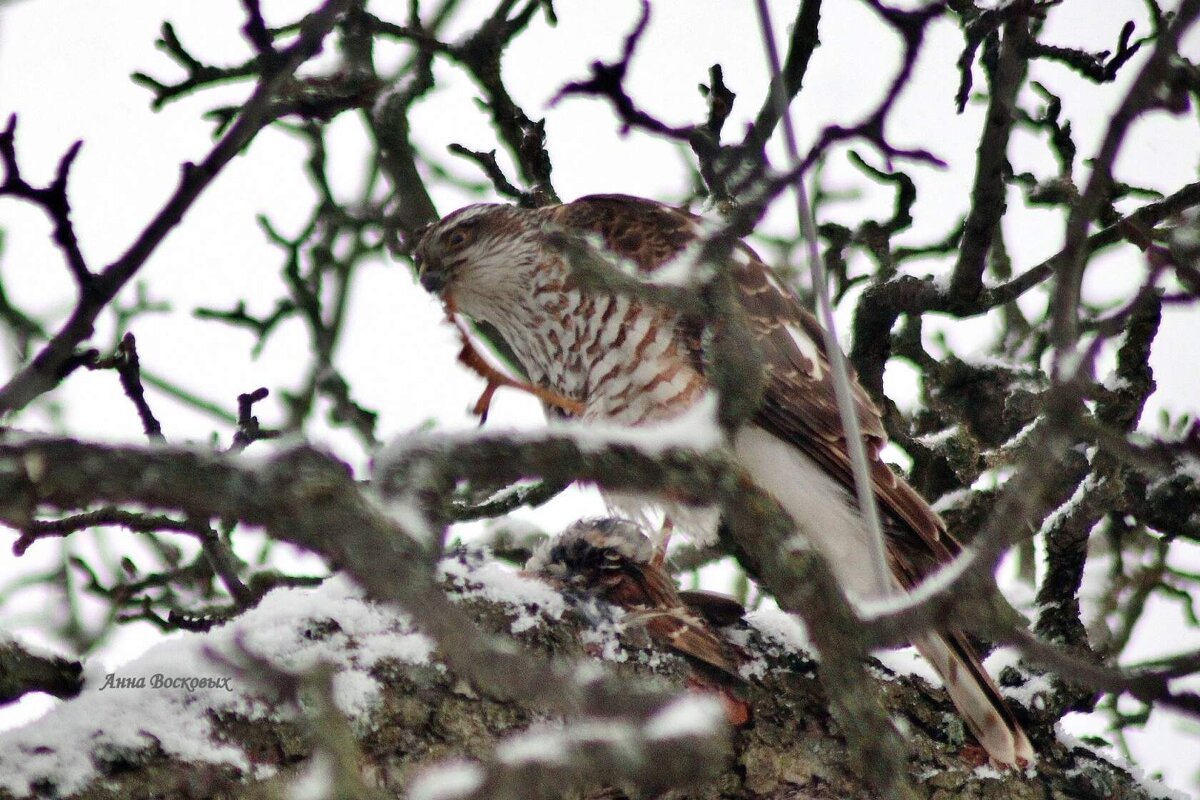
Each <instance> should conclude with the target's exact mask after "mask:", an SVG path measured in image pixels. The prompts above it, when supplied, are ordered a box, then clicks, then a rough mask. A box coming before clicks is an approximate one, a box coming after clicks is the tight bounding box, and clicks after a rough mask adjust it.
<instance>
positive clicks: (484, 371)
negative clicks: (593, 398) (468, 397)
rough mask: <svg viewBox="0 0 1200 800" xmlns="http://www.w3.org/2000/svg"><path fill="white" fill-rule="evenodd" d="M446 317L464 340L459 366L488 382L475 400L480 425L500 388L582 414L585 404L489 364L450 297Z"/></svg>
mask: <svg viewBox="0 0 1200 800" xmlns="http://www.w3.org/2000/svg"><path fill="white" fill-rule="evenodd" d="M446 318H447V319H449V320H450V321H451V322H452V323H453V324H454V327H455V329H456V330H457V331H458V337H459V339H460V340H461V341H462V350H460V351H459V353H458V361H459V363H461V364H462V365H463V366H465V367H467V368H468V369H470V370H471V371H472V372H474V373H475V374H476V375H478V376H479V377H481V378H483V379H484V380H485V381H487V386H485V387H484V389H483V393H482V394H480V395H479V399H478V400H476V401H475V406H474V407H473V408H472V409H471V413H473V414H474V415H475V416H477V417H479V424H480V425H482V424H483V423H485V422H487V415H488V409H489V408H490V407H491V405H492V396H493V395H494V394H495V393H496V390H497V389H499V388H500V387H501V386H511V387H512V388H514V389H520V390H521V391H523V392H528V393H529V394H532V395H533V396H534V397H536V398H538V399H539V400H541V401H542V402H543V403H546V404H548V405H551V406H554V407H555V408H560V409H562V410H563V411H566V412H567V413H568V414H571V415H578V414H581V413H583V404H582V403H580V402H579V401H577V400H572V399H570V398H569V397H563V396H562V395H560V394H557V393H556V392H551V391H548V390H546V389H543V388H542V387H540V386H534V385H533V384H531V383H526V382H525V381H519V380H517V379H515V378H510V377H509V376H507V375H505V374H504V373H503V372H501V371H500V370H498V369H496V368H495V367H493V366H492V365H491V364H489V363H488V361H487V359H485V358H484V357H483V354H482V353H480V352H479V351H478V350H477V349H475V344H474V342H472V341H471V335H470V333H468V332H467V329H466V326H464V325H463V324H462V322H461V321H460V320H459V318H458V315H457V314H456V313H455V308H454V302H453V300H451V299H449V298H447V300H446Z"/></svg>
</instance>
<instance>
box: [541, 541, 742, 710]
mask: <svg viewBox="0 0 1200 800" xmlns="http://www.w3.org/2000/svg"><path fill="white" fill-rule="evenodd" d="M525 571H526V572H527V573H531V574H533V575H537V576H539V577H543V578H546V579H548V580H550V581H552V582H554V583H555V584H557V585H559V586H560V587H562V588H570V589H573V590H575V591H579V592H584V593H587V594H591V595H595V596H597V597H599V598H600V599H602V600H604V601H606V602H608V603H611V604H613V605H615V606H617V607H619V608H621V609H622V610H624V611H625V617H624V619H623V622H624V624H625V625H626V626H635V627H640V628H643V629H644V630H645V631H646V633H648V634H649V636H650V639H651V640H652V641H653V642H654V643H655V644H657V645H658V646H659V647H662V648H665V649H667V650H669V651H671V652H674V653H676V654H677V655H681V656H683V657H684V658H685V659H687V661H688V663H689V664H690V665H691V667H692V670H693V671H692V673H691V675H690V676H689V679H688V682H689V684H690V685H692V686H694V687H695V688H697V689H700V690H703V691H715V692H716V693H717V694H718V696H720V697H721V699H722V701H723V702H724V704H725V708H726V713H727V715H728V717H729V721H730V723H731V724H733V725H743V724H745V723H746V722H747V721H748V720H749V718H750V712H749V706H748V705H747V704H746V702H745V701H744V700H742V699H741V698H739V697H738V696H737V694H736V687H738V686H740V685H741V684H744V683H745V681H744V679H743V678H742V677H741V676H740V675H739V673H738V666H739V651H738V650H737V649H736V648H735V647H734V646H732V645H731V644H730V643H729V642H727V641H726V640H725V639H724V638H722V637H721V635H720V634H719V633H718V632H717V630H716V627H717V626H720V625H729V624H732V623H734V622H736V621H738V620H740V619H741V618H742V616H743V615H744V613H745V609H744V608H742V605H741V604H740V603H738V602H737V601H736V600H734V599H733V598H730V597H725V596H724V595H718V594H714V593H711V592H683V593H680V592H678V591H677V590H676V588H675V582H674V581H673V580H672V579H671V576H670V575H668V574H667V571H666V570H665V569H664V568H663V566H662V565H661V564H660V563H659V562H658V560H657V559H656V558H655V548H654V545H653V544H652V543H651V541H650V539H649V537H647V536H646V534H645V533H643V532H642V529H641V527H640V526H638V524H637V523H635V522H632V521H630V520H624V519H617V518H612V517H608V518H602V519H588V520H580V521H579V522H576V523H574V524H573V525H571V526H570V527H568V528H567V529H566V530H564V531H563V532H562V533H560V534H559V535H558V536H555V537H554V538H552V539H550V540H548V541H546V542H544V543H543V544H542V545H541V546H540V547H539V548H538V549H537V551H535V552H534V554H533V556H532V557H531V558H530V559H529V562H528V563H527V564H526V565H525Z"/></svg>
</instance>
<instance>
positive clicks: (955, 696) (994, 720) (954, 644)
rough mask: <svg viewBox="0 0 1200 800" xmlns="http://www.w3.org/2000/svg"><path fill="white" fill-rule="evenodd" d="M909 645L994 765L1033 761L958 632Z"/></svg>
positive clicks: (927, 637) (997, 693)
mask: <svg viewBox="0 0 1200 800" xmlns="http://www.w3.org/2000/svg"><path fill="white" fill-rule="evenodd" d="M913 646H914V647H916V648H917V652H919V653H920V654H921V655H922V656H923V657H924V658H925V660H926V661H928V662H929V663H930V664H932V665H933V668H934V669H935V670H937V673H938V675H940V676H941V678H942V682H943V683H944V684H945V685H946V691H947V692H949V694H950V699H951V700H953V701H954V705H955V707H956V708H957V709H958V712H959V713H960V714H961V715H962V717H963V719H964V720H966V723H967V727H969V728H970V729H971V733H973V734H975V738H976V739H978V740H979V743H980V744H981V745H983V749H984V750H986V751H987V754H988V757H989V758H990V759H991V760H992V761H993V762H994V763H996V764H998V765H1002V766H1008V767H1011V766H1022V765H1023V764H1031V763H1033V762H1034V761H1035V757H1034V754H1033V747H1032V746H1031V745H1030V744H1029V739H1028V738H1027V737H1026V736H1025V731H1024V730H1022V729H1021V724H1020V723H1019V722H1017V719H1016V717H1014V716H1013V713H1012V710H1011V709H1009V707H1008V704H1007V703H1006V702H1005V700H1004V698H1003V697H1002V696H1001V695H1000V690H999V689H998V688H997V687H996V684H995V683H994V682H993V681H992V679H991V676H989V675H988V674H987V672H986V671H985V670H984V668H983V665H982V664H981V663H980V662H979V656H977V655H976V654H975V650H974V648H972V647H971V645H970V643H968V642H967V640H966V638H965V637H964V636H963V635H962V634H961V633H957V632H956V633H951V634H945V635H942V634H926V635H924V636H919V637H917V638H915V639H913Z"/></svg>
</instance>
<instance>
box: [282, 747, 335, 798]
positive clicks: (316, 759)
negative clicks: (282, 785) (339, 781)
mask: <svg viewBox="0 0 1200 800" xmlns="http://www.w3.org/2000/svg"><path fill="white" fill-rule="evenodd" d="M333 782H334V774H333V762H332V761H330V760H329V756H328V755H326V754H325V753H317V754H316V755H315V756H313V757H312V759H311V760H310V761H309V762H308V766H307V767H306V768H305V770H304V772H302V773H300V775H299V777H297V778H296V780H294V781H292V783H291V784H290V785H289V786H288V787H287V800H326V798H328V797H330V796H331V795H332V794H333Z"/></svg>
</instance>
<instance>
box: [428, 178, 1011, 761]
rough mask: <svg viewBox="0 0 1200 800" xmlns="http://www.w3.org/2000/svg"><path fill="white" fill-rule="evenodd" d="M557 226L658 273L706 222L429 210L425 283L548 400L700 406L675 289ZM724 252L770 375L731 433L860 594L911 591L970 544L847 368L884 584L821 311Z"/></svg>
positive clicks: (937, 648) (611, 412) (648, 407)
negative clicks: (931, 498)
mask: <svg viewBox="0 0 1200 800" xmlns="http://www.w3.org/2000/svg"><path fill="white" fill-rule="evenodd" d="M564 234H566V235H568V236H574V237H577V238H578V239H579V240H580V241H584V242H589V243H592V244H593V245H594V246H596V247H599V248H602V249H603V250H604V251H607V254H608V255H609V257H611V258H612V259H613V260H615V261H617V262H619V263H624V264H629V265H632V267H634V268H636V270H637V271H638V272H639V273H641V274H644V275H646V276H650V277H652V276H653V275H654V273H655V272H656V271H658V270H660V269H662V268H663V267H664V266H666V265H669V264H671V262H672V261H674V260H675V259H677V258H679V257H681V256H682V255H684V254H685V251H687V252H695V249H696V247H698V246H699V243H700V242H701V241H702V240H703V237H704V235H705V231H704V228H703V226H702V221H701V220H700V218H698V217H696V216H694V215H692V214H690V213H688V212H686V211H682V210H679V209H675V208H672V207H670V206H667V205H665V204H662V203H657V202H654V201H651V200H645V199H641V198H637V197H630V196H625V195H594V196H589V197H584V198H581V199H579V200H576V201H574V202H571V203H565V204H562V205H554V206H547V207H543V208H537V209H526V208H518V207H515V206H509V205H500V204H478V205H472V206H467V207H466V208H462V209H459V210H458V211H455V212H453V213H451V214H449V215H448V216H446V217H445V218H443V219H442V220H441V221H439V222H437V223H435V224H434V225H432V226H431V227H430V228H429V229H428V230H427V231H426V232H425V233H424V235H423V236H422V237H421V240H420V242H419V243H418V245H417V248H416V250H415V254H414V257H415V261H416V263H417V267H418V273H419V275H420V280H421V283H422V285H423V286H425V288H426V289H428V290H429V291H431V292H433V293H435V294H438V295H440V296H441V297H442V298H443V299H444V300H445V301H446V302H447V306H448V307H449V308H453V309H456V310H457V311H459V312H461V313H463V314H465V315H467V316H469V317H471V318H472V319H474V320H476V321H477V322H486V323H489V324H491V325H493V326H494V327H495V328H496V329H497V330H498V331H499V333H500V335H501V336H502V337H503V338H504V340H505V342H506V343H507V344H508V345H509V347H510V348H511V350H512V352H513V354H514V355H515V356H516V358H517V359H518V360H519V361H520V362H521V366H522V367H524V369H525V372H526V374H527V375H528V376H529V379H530V381H531V382H532V385H533V386H534V387H536V388H537V390H538V391H539V393H540V394H539V396H541V397H542V399H543V401H544V402H545V403H546V405H547V408H548V410H551V409H552V410H554V411H555V412H556V413H558V414H560V415H563V416H570V417H576V418H580V419H583V420H595V421H604V422H608V423H618V424H624V425H631V426H639V425H648V424H652V423H661V422H664V421H667V420H670V419H672V418H675V417H678V416H679V415H681V414H683V413H685V412H686V411H688V410H689V409H691V408H692V407H693V406H695V405H696V404H697V403H698V402H700V400H701V399H702V398H703V397H704V396H705V395H706V394H707V393H708V390H709V388H710V387H709V381H708V379H707V377H706V374H705V371H706V364H705V359H704V354H703V346H702V337H699V336H698V335H697V333H698V332H697V331H696V330H695V326H694V324H692V323H689V322H688V321H686V320H685V319H684V317H683V316H682V315H681V314H680V313H679V312H678V311H676V310H675V309H673V308H671V307H669V306H667V305H662V304H658V303H654V302H651V301H649V300H646V299H642V298H640V297H635V296H633V295H632V294H630V293H626V292H616V291H609V290H605V289H600V288H592V287H591V286H590V285H589V286H587V287H585V286H583V285H581V283H580V282H579V281H578V280H576V278H575V276H574V274H573V270H572V266H571V263H570V262H569V261H568V259H567V257H566V256H565V255H564V251H563V248H562V247H561V246H556V244H555V243H556V242H561V240H562V237H563V235H564ZM727 267H728V270H729V274H730V276H731V277H732V280H733V282H734V284H735V286H736V292H737V296H738V300H739V302H740V304H741V306H742V308H743V309H744V311H745V318H746V320H747V324H748V326H749V328H750V332H751V334H752V335H753V337H754V339H755V341H756V343H757V345H758V347H759V349H760V351H761V355H762V360H763V372H764V380H765V386H764V391H763V398H762V401H761V404H760V406H759V408H758V410H757V412H756V413H755V415H754V416H753V418H752V419H751V420H750V421H749V423H748V424H746V425H744V426H743V427H742V428H741V429H740V430H739V431H737V433H736V434H735V435H734V438H733V440H732V442H731V448H732V451H733V453H734V455H735V456H736V458H737V459H738V461H739V462H740V463H741V465H742V466H743V467H744V468H745V469H746V470H747V472H748V473H749V475H750V476H751V477H752V478H753V480H754V481H755V482H756V483H757V484H758V485H759V486H760V487H761V488H763V489H764V490H766V491H767V492H769V493H770V494H771V495H773V496H774V497H775V499H776V500H778V501H779V503H780V504H781V505H782V506H783V508H784V510H786V511H787V513H788V514H789V515H790V516H791V518H792V520H793V522H794V523H795V525H796V528H797V530H798V532H799V533H800V534H801V535H802V536H803V537H805V538H806V539H807V540H808V541H809V542H810V543H811V544H812V545H813V546H814V547H816V548H817V549H818V551H819V552H821V554H822V555H824V557H825V559H826V560H827V561H828V562H829V565H830V567H831V568H832V570H833V572H834V574H835V575H836V577H837V578H838V580H839V582H840V583H841V585H842V586H843V587H844V588H845V589H846V590H847V591H848V592H849V593H850V594H851V595H855V596H857V597H860V598H878V597H881V596H884V595H886V594H888V593H889V592H891V591H892V590H893V589H895V588H898V589H900V590H910V589H912V588H913V587H914V586H916V585H917V584H918V583H919V582H920V581H921V579H922V578H924V577H925V576H926V575H929V574H931V573H932V572H934V571H935V570H936V569H937V568H938V567H939V566H941V565H943V564H945V563H946V562H948V561H950V560H951V559H952V558H953V557H954V556H955V555H956V554H957V553H958V552H959V550H960V545H959V544H958V542H956V541H955V539H954V538H953V537H952V536H951V535H950V534H949V533H948V532H947V530H946V527H945V525H944V523H943V522H942V520H941V519H940V518H939V517H938V515H937V514H936V513H935V512H934V511H933V510H932V509H931V508H930V507H929V504H928V503H926V502H925V500H924V499H922V497H921V496H920V495H919V494H918V493H917V492H916V491H915V490H914V489H913V488H912V487H911V486H909V485H908V484H907V483H906V482H905V481H904V480H903V479H902V478H900V477H899V476H897V475H896V474H895V473H894V472H893V471H892V470H891V468H890V467H888V465H887V464H886V463H885V462H884V461H883V460H882V458H880V455H879V451H880V449H881V448H882V446H883V445H884V444H885V442H886V434H885V431H884V427H883V423H882V420H881V418H880V415H879V412H878V410H877V409H876V408H875V406H874V404H873V403H872V402H871V399H870V397H869V396H868V395H867V394H866V392H865V390H863V388H862V387H861V385H859V384H858V383H857V381H854V382H853V385H852V390H853V395H854V399H855V407H856V413H857V415H858V419H859V422H860V424H861V428H862V435H863V438H864V444H865V445H866V450H867V454H868V459H869V461H870V468H871V470H870V471H871V479H872V485H873V489H874V492H875V496H876V498H877V500H878V504H879V507H880V511H881V517H882V522H883V528H884V532H885V536H886V539H887V542H886V544H887V552H888V560H889V566H890V567H891V572H892V578H893V585H892V586H880V585H878V583H879V582H878V579H877V578H876V576H875V570H874V569H873V568H872V564H871V557H870V548H869V540H868V536H869V534H868V533H867V530H866V526H865V525H864V523H863V521H862V519H861V517H860V516H859V514H858V511H857V505H856V503H855V502H854V501H853V499H852V497H853V495H854V478H853V475H852V472H851V466H850V457H849V454H848V450H847V444H846V436H845V433H844V431H843V428H842V421H841V417H840V415H839V413H838V409H837V404H836V400H835V397H834V388H833V382H832V381H833V378H832V375H831V370H830V365H829V361H828V358H827V356H826V353H825V348H824V345H823V344H822V342H823V338H822V330H821V328H820V325H819V323H818V322H817V320H816V318H815V317H813V315H812V314H811V313H809V312H808V310H807V309H805V308H804V307H803V305H802V304H801V303H800V301H799V300H798V299H797V298H796V296H795V295H794V294H793V293H792V292H791V291H790V290H789V289H788V288H787V287H786V286H785V285H784V284H783V283H782V282H781V281H779V280H778V279H777V278H776V277H775V276H774V275H773V274H772V272H771V270H770V268H769V267H767V266H766V264H764V263H763V261H762V259H760V258H759V257H758V255H757V254H756V253H755V252H754V251H753V250H752V249H751V248H750V247H749V246H747V245H746V244H745V243H738V244H737V245H736V246H735V247H734V249H733V251H732V253H731V255H730V257H729V263H728V264H727ZM694 533H695V532H694ZM913 645H914V646H915V647H916V648H917V650H918V651H919V652H920V653H921V654H922V655H923V656H924V657H925V658H926V659H927V660H928V661H929V662H930V663H931V664H932V665H933V667H934V669H935V670H936V671H937V672H938V674H939V675H940V676H941V678H942V680H943V682H944V683H945V686H946V689H947V691H948V693H949V695H950V698H951V699H952V700H953V702H954V704H955V706H956V707H957V708H958V709H959V712H960V713H961V714H962V716H963V718H964V719H965V720H966V722H967V725H968V727H969V728H970V729H971V731H972V733H974V735H975V737H976V738H977V739H978V740H979V742H980V744H981V745H982V746H983V748H984V750H986V751H987V753H988V756H989V757H990V758H991V760H992V761H993V762H996V763H998V764H1002V765H1017V764H1019V763H1021V762H1031V761H1033V760H1034V755H1033V749H1032V747H1031V746H1030V744H1029V740H1028V739H1027V738H1026V736H1025V733H1024V732H1023V731H1022V729H1021V726H1020V724H1019V723H1018V722H1017V720H1016V719H1015V717H1014V716H1013V714H1012V711H1011V710H1010V709H1009V708H1008V706H1007V704H1006V703H1005V702H1004V700H1003V698H1002V697H1001V695H1000V692H999V690H998V689H997V688H996V685H995V683H993V681H992V679H991V678H990V677H989V676H988V674H987V673H986V672H985V671H984V669H983V666H982V665H981V664H980V661H979V657H978V656H977V654H976V653H975V652H974V650H973V649H972V646H971V645H970V643H969V642H968V641H967V639H966V637H965V636H964V635H963V634H962V633H961V632H960V631H949V632H945V633H929V634H923V635H921V636H919V637H917V638H916V639H915V640H914V641H913Z"/></svg>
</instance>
